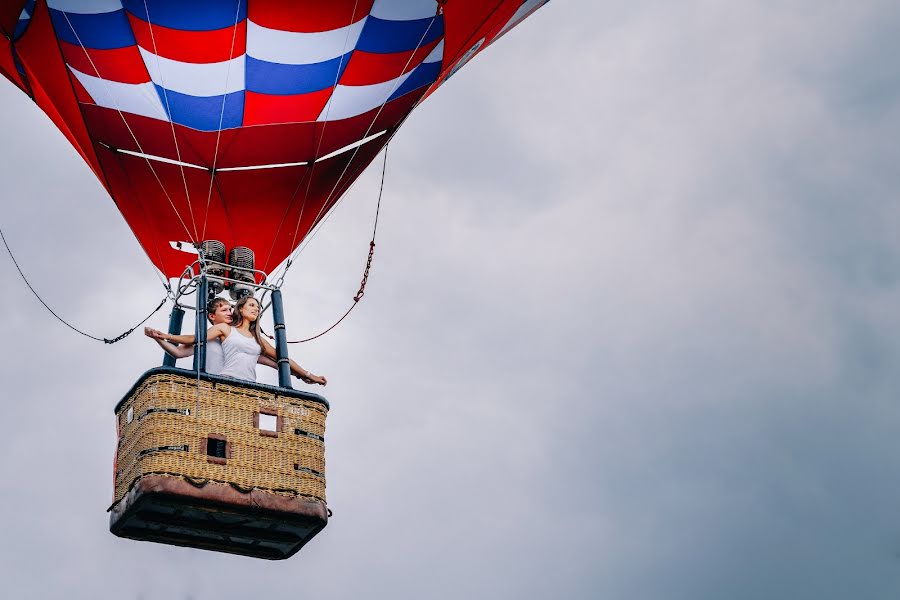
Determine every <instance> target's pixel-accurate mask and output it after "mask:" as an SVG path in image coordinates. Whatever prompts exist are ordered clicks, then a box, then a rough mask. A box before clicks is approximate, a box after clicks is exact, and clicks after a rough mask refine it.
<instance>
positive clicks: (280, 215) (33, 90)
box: [0, 0, 547, 559]
mask: <svg viewBox="0 0 900 600" xmlns="http://www.w3.org/2000/svg"><path fill="white" fill-rule="evenodd" d="M546 1H547V0H191V1H190V2H185V1H183V0H7V1H5V2H4V3H3V5H2V6H0V32H2V33H3V38H0V72H2V73H3V75H5V76H6V78H7V79H9V80H10V81H11V82H12V83H13V84H15V85H16V86H17V87H19V88H20V89H21V90H22V91H23V92H25V93H26V94H28V95H29V96H30V97H31V98H32V99H33V100H34V102H35V103H36V104H37V105H38V106H39V107H40V108H41V109H42V110H43V111H44V112H45V113H46V114H47V116H49V117H50V119H52V120H53V122H54V123H55V124H56V126H57V127H58V128H59V130H60V131H61V132H62V134H63V135H64V136H65V137H66V139H68V141H69V142H70V143H71V144H72V146H73V147H74V148H75V149H76V150H77V151H78V153H79V154H80V155H81V157H82V158H83V159H84V161H85V162H86V163H87V165H88V166H89V167H90V168H91V169H92V170H93V172H94V174H95V175H96V176H97V178H98V179H99V181H100V183H101V184H102V185H103V187H104V188H105V189H106V191H107V192H108V193H109V195H110V197H111V198H112V199H113V201H114V202H115V203H116V205H117V207H118V208H119V210H120V211H121V213H122V215H123V217H124V218H125V220H126V221H127V223H128V225H129V227H130V228H131V230H132V231H133V232H134V235H135V237H136V238H137V240H138V242H139V243H140V244H141V246H142V247H143V249H144V251H145V252H146V254H147V257H148V258H149V260H150V261H151V262H152V263H153V265H154V266H155V267H156V268H157V269H158V270H159V272H160V273H161V274H162V276H163V278H164V280H165V281H168V282H170V283H171V281H172V280H176V279H177V280H178V284H177V285H176V286H175V288H174V293H173V296H174V300H175V307H174V308H173V311H172V317H171V323H170V331H180V328H181V318H182V315H183V314H184V313H183V310H184V309H185V308H190V307H189V306H188V305H187V304H186V302H184V299H185V298H186V297H187V295H188V294H191V293H193V294H196V303H195V310H196V317H197V318H196V326H195V332H196V334H197V335H196V337H197V340H198V344H197V351H196V355H195V360H194V369H193V370H187V369H179V368H176V367H175V366H174V361H168V360H167V362H166V364H165V365H164V366H162V367H157V368H155V369H151V370H150V371H148V372H147V373H145V374H144V375H143V376H142V377H141V378H140V379H139V381H138V382H137V383H135V385H134V387H133V388H132V389H131V391H130V392H129V393H128V394H126V396H125V397H124V398H123V400H122V401H121V402H120V403H119V404H118V405H117V407H116V418H117V424H118V433H119V444H118V448H117V457H116V466H115V481H114V498H113V500H114V501H113V505H112V507H111V517H110V528H111V530H112V531H113V533H116V534H117V535H120V536H123V537H130V538H134V539H140V540H150V541H158V542H164V543H171V544H178V545H184V546H191V547H198V548H206V549H212V550H219V551H225V552H232V553H238V554H245V555H249V556H258V557H263V558H270V559H279V558H286V557H288V556H291V555H292V554H293V553H295V552H296V551H298V550H299V549H300V548H301V547H302V546H303V545H304V544H305V543H306V542H308V541H309V539H311V538H312V537H313V536H314V535H316V534H317V533H318V532H319V531H320V530H321V529H322V528H323V527H324V526H325V525H326V524H327V520H328V510H327V505H326V503H325V477H324V474H325V471H324V427H325V415H326V413H327V410H328V403H327V401H325V399H324V398H322V397H321V396H319V395H317V394H311V393H308V392H303V391H299V390H294V389H292V387H291V384H290V376H289V372H288V367H287V358H286V356H287V352H286V337H285V327H284V312H283V305H282V299H281V294H280V291H279V289H278V283H277V282H276V283H272V282H271V281H270V278H269V275H268V274H269V273H271V272H272V271H273V270H274V269H276V268H277V267H278V266H279V265H283V264H284V263H285V261H286V260H287V259H288V258H289V256H290V255H291V253H292V252H294V251H295V249H296V248H297V247H298V245H299V244H300V243H301V242H302V241H303V240H304V238H305V237H306V236H307V235H308V234H309V233H310V232H311V231H312V230H313V228H314V227H316V226H317V224H319V223H320V222H321V221H322V220H323V219H324V218H325V216H326V215H327V214H328V212H329V210H330V209H331V208H332V207H333V206H334V205H335V203H336V202H337V201H338V200H339V199H340V197H341V195H342V194H343V193H344V192H345V191H346V190H347V189H348V188H349V187H350V185H351V184H352V183H353V181H354V180H355V179H356V178H357V177H358V176H359V175H360V174H361V173H362V172H363V171H364V169H365V168H366V167H367V166H368V165H369V163H370V162H371V161H372V160H373V159H374V158H375V157H376V156H377V155H378V154H379V152H380V151H381V150H382V148H384V146H385V145H386V144H387V142H388V141H389V140H390V139H391V138H392V136H393V135H394V134H395V133H396V131H397V129H398V128H399V127H400V125H401V124H402V123H403V122H404V120H405V119H406V118H407V116H408V115H409V114H410V112H411V111H412V110H413V109H414V108H416V107H417V106H418V105H419V104H420V103H421V102H422V101H423V100H424V99H425V98H426V97H427V96H428V95H430V94H431V93H433V92H434V90H435V89H437V88H438V87H439V86H440V85H441V84H442V83H443V82H445V81H446V80H447V79H448V78H449V77H450V76H451V75H453V74H454V73H455V72H456V71H457V70H459V69H460V68H461V67H462V66H463V65H464V64H465V63H466V62H468V61H469V60H471V59H472V57H473V56H475V55H476V54H478V53H480V52H481V51H483V50H484V49H485V48H486V47H487V46H489V45H490V44H491V43H492V42H494V41H495V40H497V39H498V38H499V37H500V36H502V35H503V34H505V33H506V32H507V31H509V30H510V29H511V28H513V27H515V26H516V25H517V24H518V23H520V22H521V21H522V20H523V19H525V18H526V17H527V16H529V15H530V14H532V13H533V12H534V11H535V10H537V9H538V8H539V7H540V6H542V5H543V4H545V3H546ZM225 289H228V290H229V291H230V292H231V293H232V296H234V297H239V296H240V295H242V294H246V293H248V292H252V291H254V290H262V291H263V293H270V294H271V306H272V312H273V318H274V322H275V334H276V339H277V344H276V345H277V349H278V358H279V385H278V386H266V385H261V384H256V383H249V382H240V381H236V380H228V379H224V378H221V377H218V376H215V375H211V374H208V373H205V372H204V371H205V358H204V345H203V339H204V338H205V335H204V333H205V331H206V321H205V318H204V316H205V310H204V308H205V305H206V301H207V300H208V298H209V297H210V295H215V294H218V293H222V292H224V290H225Z"/></svg>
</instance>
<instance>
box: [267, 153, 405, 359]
mask: <svg viewBox="0 0 900 600" xmlns="http://www.w3.org/2000/svg"><path fill="white" fill-rule="evenodd" d="M387 155H388V146H385V147H384V162H383V163H382V164H381V186H380V187H379V188H378V203H377V205H376V206H375V224H374V225H373V226H372V239H371V240H370V241H369V256H368V258H367V259H366V268H365V270H364V271H363V276H362V280H360V282H359V289H358V290H357V291H356V295H355V296H353V304H351V305H350V308H348V309H347V311H346V312H345V313H344V314H343V315H341V318H339V319H338V320H337V321H335V322H334V323H333V324H332V325H331V327H329V328H328V329H325V330H324V331H322V332H320V333H318V334H316V335H314V336H312V337H308V338H305V339H302V340H293V341H289V342H288V344H303V343H305V342H311V341H312V340H314V339H317V338H320V337H322V336H323V335H325V334H326V333H328V332H329V331H331V330H332V329H334V328H335V327H337V326H338V325H340V324H341V321H343V320H344V319H346V318H347V315H349V314H350V312H351V311H352V310H353V309H354V308H356V305H357V304H359V301H360V300H362V299H363V296H365V295H366V283H368V281H369V269H371V268H372V259H373V258H374V256H375V234H376V233H377V232H378V215H379V214H380V213H381V196H382V194H383V193H384V175H385V172H386V171H387ZM282 277H283V275H282ZM265 335H266V337H268V338H269V339H274V338H273V337H272V336H270V335H269V334H265Z"/></svg>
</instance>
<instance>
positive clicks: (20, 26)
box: [13, 0, 37, 40]
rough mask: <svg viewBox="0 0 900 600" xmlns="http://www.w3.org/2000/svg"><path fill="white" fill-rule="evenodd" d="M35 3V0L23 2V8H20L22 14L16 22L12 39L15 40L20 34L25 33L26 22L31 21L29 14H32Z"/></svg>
mask: <svg viewBox="0 0 900 600" xmlns="http://www.w3.org/2000/svg"><path fill="white" fill-rule="evenodd" d="M35 4H37V0H28V2H26V3H25V8H24V9H22V14H21V15H20V16H19V22H18V23H16V31H15V32H14V33H13V40H17V39H19V38H20V37H22V34H23V33H25V30H26V29H27V28H28V24H29V23H31V16H32V15H33V14H34V5H35ZM26 14H27V15H28V16H27V17H26V16H25V15H26Z"/></svg>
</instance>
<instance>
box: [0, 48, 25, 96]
mask: <svg viewBox="0 0 900 600" xmlns="http://www.w3.org/2000/svg"><path fill="white" fill-rule="evenodd" d="M0 73H3V75H4V76H6V78H7V79H9V80H10V81H12V82H13V83H14V84H16V87H17V88H19V89H20V90H22V91H23V92H26V93H27V90H28V87H27V86H26V85H25V82H24V81H22V76H21V75H19V71H18V70H17V69H16V63H15V62H13V55H12V44H10V43H9V40H7V39H6V38H3V37H0Z"/></svg>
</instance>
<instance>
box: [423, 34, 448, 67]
mask: <svg viewBox="0 0 900 600" xmlns="http://www.w3.org/2000/svg"><path fill="white" fill-rule="evenodd" d="M442 60H444V38H441V41H440V42H439V43H438V45H437V46H435V47H434V48H432V49H431V52H429V53H428V56H426V57H425V60H423V61H422V63H423V64H424V63H433V62H440V61H442Z"/></svg>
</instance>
